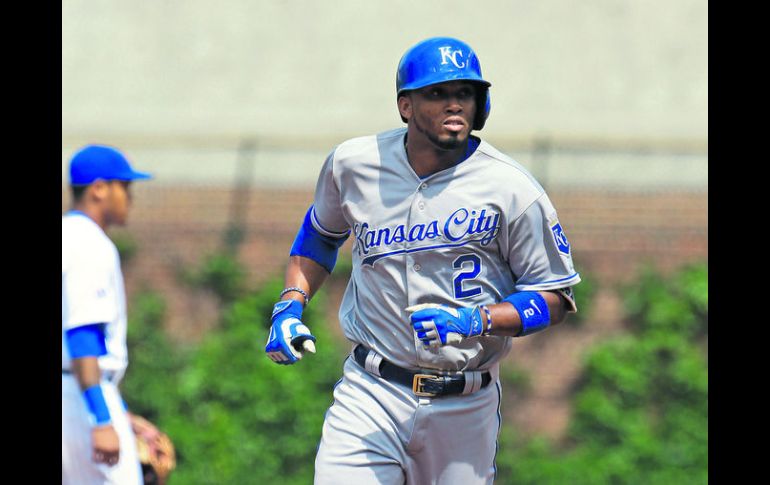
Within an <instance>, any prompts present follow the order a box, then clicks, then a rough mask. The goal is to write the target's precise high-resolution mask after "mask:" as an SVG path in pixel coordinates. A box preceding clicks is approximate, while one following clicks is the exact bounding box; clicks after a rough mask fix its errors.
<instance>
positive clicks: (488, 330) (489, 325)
mask: <svg viewBox="0 0 770 485" xmlns="http://www.w3.org/2000/svg"><path fill="white" fill-rule="evenodd" d="M481 308H482V309H483V310H484V313H486V314H487V328H486V330H484V332H483V334H484V335H488V334H490V333H491V332H492V314H491V313H489V308H487V306H486V305H481Z"/></svg>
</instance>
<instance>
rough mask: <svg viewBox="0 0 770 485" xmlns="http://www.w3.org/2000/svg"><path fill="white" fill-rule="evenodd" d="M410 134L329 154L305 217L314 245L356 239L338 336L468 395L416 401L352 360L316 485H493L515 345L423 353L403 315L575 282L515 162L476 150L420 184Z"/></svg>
mask: <svg viewBox="0 0 770 485" xmlns="http://www.w3.org/2000/svg"><path fill="white" fill-rule="evenodd" d="M405 134H406V128H402V129H396V130H392V131H388V132H384V133H380V134H378V135H373V136H367V137H361V138H355V139H352V140H348V141H346V142H344V143H342V144H341V145H339V146H338V147H336V148H335V150H334V151H333V152H332V153H331V155H330V156H329V157H328V158H327V160H326V162H325V164H324V166H323V168H322V170H321V174H320V177H319V180H318V184H317V187H316V193H315V200H314V206H313V211H312V213H311V215H312V217H311V220H312V221H313V225H314V227H315V228H316V230H318V231H319V232H321V233H322V234H325V235H327V236H335V237H339V236H341V235H344V234H346V233H348V231H350V233H351V235H352V237H353V240H354V241H353V243H354V244H353V250H352V251H353V271H352V274H351V277H350V282H349V284H348V287H347V289H346V291H345V295H344V297H343V301H342V304H341V306H340V313H339V318H340V323H341V325H342V328H343V330H344V333H345V336H346V337H347V338H348V339H350V340H351V341H352V342H354V343H360V344H363V345H365V346H366V347H368V348H369V349H371V350H373V351H374V352H376V353H377V354H379V356H380V357H383V358H385V359H386V360H388V361H390V362H391V363H394V364H396V365H399V366H401V367H407V368H411V369H414V370H417V369H440V370H442V371H450V372H451V371H458V370H462V371H466V372H468V374H466V387H465V389H464V391H463V394H462V395H455V396H442V397H436V398H432V397H424V396H416V395H415V394H414V393H413V392H412V389H410V388H407V387H405V386H402V385H400V384H395V383H393V382H390V381H388V380H386V379H383V378H381V377H379V374H378V372H376V371H375V370H374V369H376V365H374V364H372V368H371V369H370V361H369V360H368V359H367V363H366V370H364V368H363V367H362V366H360V365H359V364H358V363H356V362H355V361H354V360H353V359H348V360H347V361H346V362H345V366H344V375H343V379H342V380H341V381H340V382H339V383H338V385H337V386H336V387H335V389H334V404H333V405H332V406H331V407H330V408H329V410H328V412H327V414H326V417H325V420H324V426H323V431H322V435H321V443H320V445H319V448H318V454H317V455H316V462H315V472H316V474H315V483H316V485H326V484H335V485H338V484H356V485H359V484H362V483H383V484H384V483H387V484H403V483H424V484H442V485H443V484H458V485H459V484H462V485H468V484H491V483H493V481H494V479H495V476H496V468H495V454H496V452H497V445H496V442H495V440H496V437H497V435H498V433H499V430H500V425H501V415H500V411H499V410H500V401H501V393H502V388H501V385H500V382H499V379H498V376H499V361H500V359H502V358H503V357H504V356H505V354H506V353H507V352H508V351H509V350H510V348H511V342H512V339H511V338H509V337H500V336H484V337H476V338H469V339H465V340H463V341H462V342H461V343H459V344H457V345H447V346H443V347H437V348H430V349H426V348H424V347H423V345H422V342H421V341H420V340H419V339H418V338H417V335H416V333H415V332H414V329H413V327H412V325H411V324H410V321H409V317H408V315H407V314H406V312H405V308H407V307H409V306H411V305H416V304H420V303H443V304H447V305H450V306H455V307H456V306H474V305H479V304H492V303H498V302H500V301H501V300H502V299H503V298H505V297H506V296H508V295H510V294H511V293H513V292H514V291H524V290H532V291H537V290H552V289H562V288H569V287H570V286H572V285H574V284H576V283H578V282H579V281H580V276H579V275H578V274H577V273H576V272H575V269H574V267H573V264H572V258H571V254H570V252H571V251H570V245H569V242H568V240H567V238H566V236H565V235H564V231H563V230H562V228H561V225H560V223H559V220H558V218H557V216H556V210H555V209H554V207H553V205H552V204H551V202H550V200H548V196H547V195H546V194H545V192H544V190H543V188H542V187H541V186H540V184H538V183H537V181H536V180H535V179H534V178H533V177H532V176H531V175H530V174H529V173H528V172H527V171H526V170H525V169H524V168H523V167H522V166H521V165H519V164H518V163H516V162H515V161H513V160H512V159H511V158H509V157H507V156H506V155H504V154H502V153H500V152H499V151H497V150H496V149H495V148H493V147H492V146H490V145H489V144H488V143H486V142H484V141H481V142H480V144H479V146H478V147H477V148H476V150H475V151H474V153H473V154H471V155H470V156H469V157H468V158H467V159H466V160H464V161H462V162H461V163H459V164H457V165H455V166H454V167H451V168H448V169H445V170H442V171H440V172H437V173H435V174H432V175H430V176H427V177H424V178H420V177H419V176H418V175H417V174H416V173H415V172H414V170H413V169H412V167H411V165H410V164H409V162H408V160H407V155H406V149H405V146H404V141H405ZM570 303H571V304H572V305H573V306H572V309H571V310H572V311H575V310H576V309H575V307H574V302H572V301H571V300H570ZM368 355H369V356H372V355H373V354H371V352H370V353H369V354H368ZM484 370H489V373H490V374H491V376H492V383H493V385H489V386H486V387H483V388H479V387H477V386H476V385H475V384H474V385H470V386H469V382H477V381H476V380H475V378H473V379H470V377H472V375H474V374H478V372H469V371H484ZM373 374H376V375H373ZM469 379H470V380H469Z"/></svg>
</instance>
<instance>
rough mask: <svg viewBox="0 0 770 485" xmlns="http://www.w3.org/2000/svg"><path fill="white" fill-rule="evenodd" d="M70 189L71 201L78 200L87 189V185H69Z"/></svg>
mask: <svg viewBox="0 0 770 485" xmlns="http://www.w3.org/2000/svg"><path fill="white" fill-rule="evenodd" d="M70 189H72V201H73V202H80V199H82V198H83V194H85V193H86V189H88V185H70Z"/></svg>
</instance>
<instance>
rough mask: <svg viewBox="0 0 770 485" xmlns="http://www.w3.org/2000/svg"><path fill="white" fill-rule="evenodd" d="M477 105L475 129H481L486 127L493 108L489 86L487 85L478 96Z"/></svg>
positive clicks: (474, 121)
mask: <svg viewBox="0 0 770 485" xmlns="http://www.w3.org/2000/svg"><path fill="white" fill-rule="evenodd" d="M476 106H477V108H476V119H474V120H473V129H474V130H476V131H479V130H481V129H482V128H484V124H485V123H486V122H487V118H488V117H489V110H490V109H492V102H491V100H490V95H489V88H488V87H485V88H484V89H483V90H482V92H481V93H479V94H478V95H477V96H476Z"/></svg>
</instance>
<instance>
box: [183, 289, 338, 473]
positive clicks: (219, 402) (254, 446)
mask: <svg viewBox="0 0 770 485" xmlns="http://www.w3.org/2000/svg"><path fill="white" fill-rule="evenodd" d="M281 288H282V285H281V284H280V283H279V282H278V281H277V280H276V281H272V282H270V283H268V284H267V285H266V286H265V287H264V288H263V289H262V290H260V291H259V292H258V293H256V294H253V295H248V296H246V297H244V298H242V299H240V300H238V301H237V302H235V304H233V306H232V307H231V308H230V309H229V310H227V311H226V313H225V314H224V316H223V325H222V328H221V329H220V330H218V331H216V332H214V333H212V334H210V335H209V336H208V338H207V339H206V341H205V342H204V343H203V344H202V345H201V346H200V348H199V349H198V351H197V352H196V354H195V355H194V356H193V359H192V360H191V362H190V364H189V366H188V367H187V368H186V369H184V370H183V371H182V372H181V374H180V375H179V379H178V386H179V389H178V392H179V393H180V395H181V403H180V409H179V411H178V413H177V414H176V416H174V419H173V422H171V423H170V424H169V433H173V435H174V436H175V439H176V440H177V443H178V446H179V448H180V450H182V452H183V454H182V455H181V459H180V462H179V470H178V472H177V473H176V474H175V476H174V481H173V484H181V483H190V484H220V483H243V484H249V483H271V482H273V481H274V480H275V477H281V480H280V481H281V483H285V484H306V483H311V482H312V476H313V462H314V457H315V450H316V447H317V444H318V441H319V440H320V436H321V426H322V423H323V417H324V414H325V411H326V409H327V408H328V407H329V406H330V405H331V403H332V395H331V390H332V388H333V387H334V383H335V381H336V380H337V379H338V378H339V376H340V375H341V367H342V362H343V360H344V358H345V356H346V353H345V350H344V349H340V348H338V347H337V346H336V345H335V342H334V340H333V338H332V336H331V334H330V333H329V332H328V331H327V329H326V325H325V324H324V322H321V321H320V320H321V315H323V302H322V301H321V300H319V299H318V298H314V300H313V304H312V305H310V306H308V307H307V308H306V310H305V312H304V313H303V320H304V321H305V322H306V323H307V324H308V326H310V327H311V329H312V330H313V333H314V335H315V336H316V337H317V339H318V340H317V342H316V345H317V348H318V353H317V354H306V355H305V357H304V358H303V359H302V360H301V361H300V362H298V363H296V364H294V365H291V366H283V365H276V364H275V363H274V362H272V361H271V360H270V359H269V358H268V357H267V356H266V354H265V352H264V345H265V342H266V341H267V334H268V329H269V321H270V313H271V311H272V307H273V304H274V303H275V301H276V300H277V298H276V295H277V294H278V293H279V292H280V290H281Z"/></svg>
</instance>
